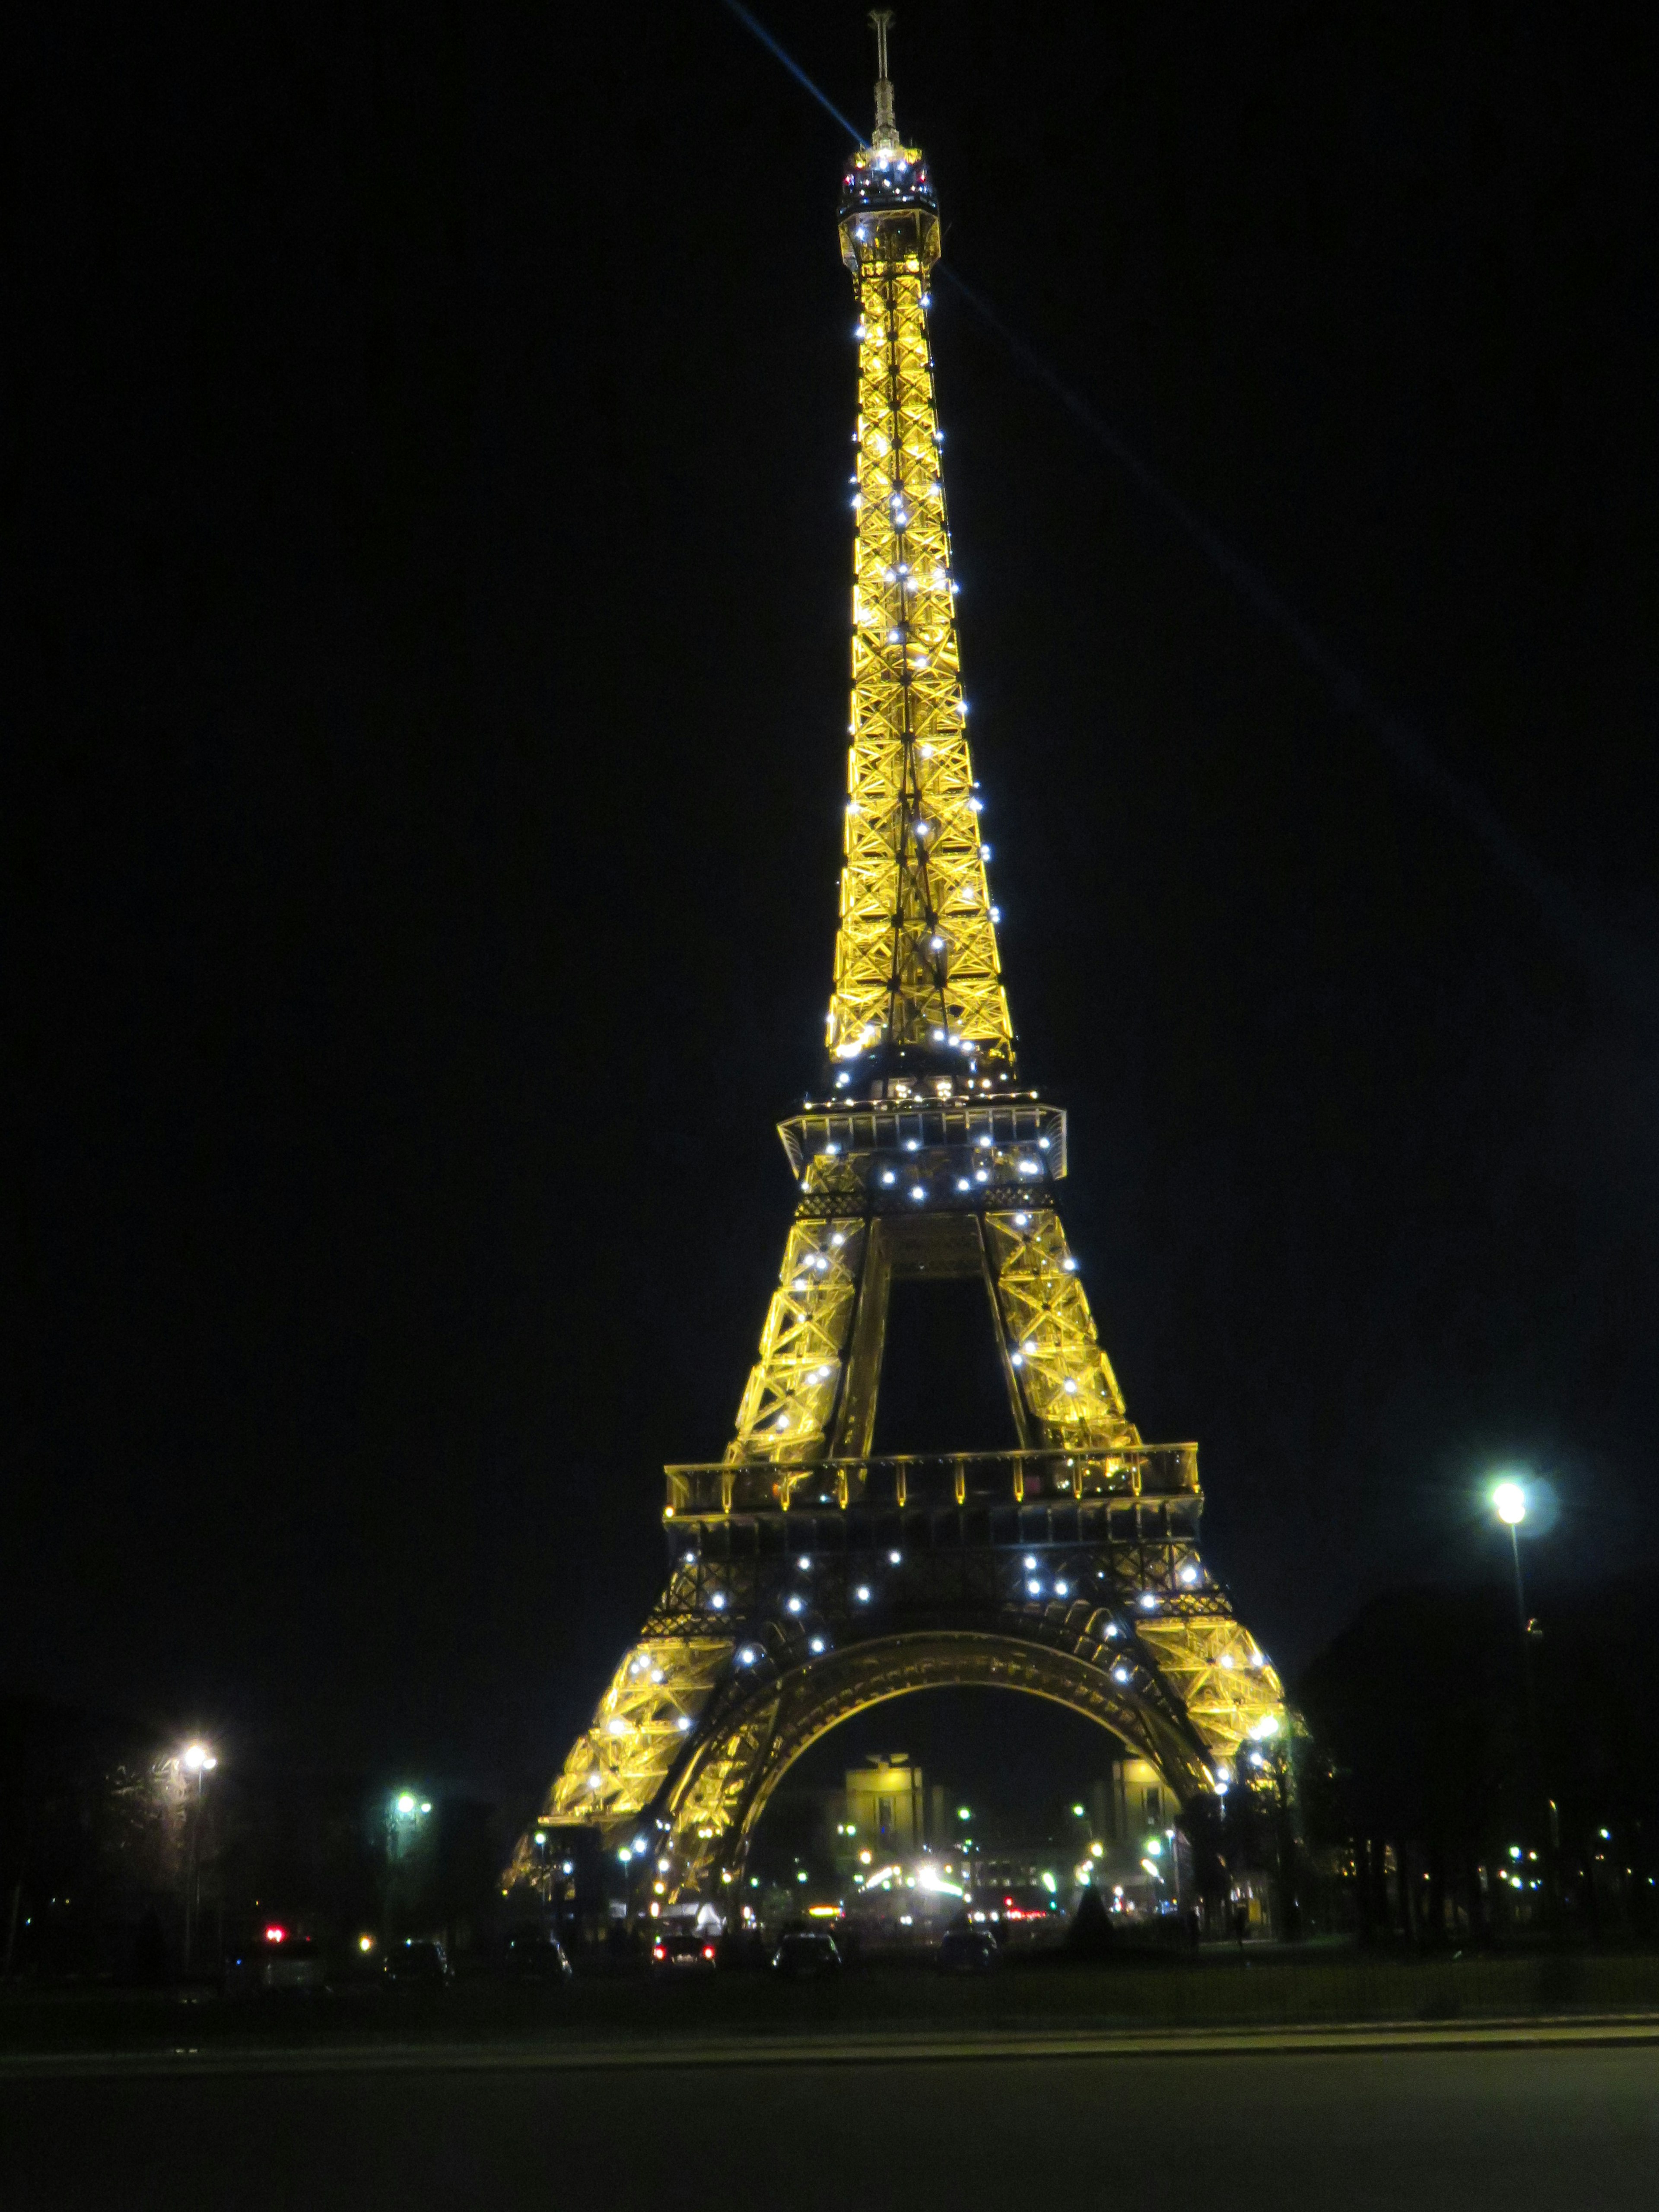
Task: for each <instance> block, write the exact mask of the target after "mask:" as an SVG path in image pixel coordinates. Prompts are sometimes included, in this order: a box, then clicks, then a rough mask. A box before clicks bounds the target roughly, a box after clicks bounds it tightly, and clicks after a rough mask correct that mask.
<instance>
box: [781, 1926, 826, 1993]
mask: <svg viewBox="0 0 1659 2212" xmlns="http://www.w3.org/2000/svg"><path fill="white" fill-rule="evenodd" d="M841 1963H842V1962H841V1953H840V1952H839V1951H838V1950H837V1949H836V1939H835V1937H834V1936H825V1935H824V1934H823V1933H822V1932H821V1931H820V1930H818V1929H802V1930H801V1931H800V1932H799V1933H798V1934H794V1935H789V1936H785V1937H784V1939H783V1941H782V1942H781V1943H780V1944H779V1945H778V1948H777V1949H776V1950H775V1952H774V1953H773V1954H772V1966H773V1971H774V1972H775V1973H780V1974H785V1975H787V1976H788V1978H790V1979H791V1980H792V1981H802V1982H805V1981H813V1980H823V1979H825V1978H828V1977H829V1976H830V1975H832V1974H838V1973H840V1972H841Z"/></svg>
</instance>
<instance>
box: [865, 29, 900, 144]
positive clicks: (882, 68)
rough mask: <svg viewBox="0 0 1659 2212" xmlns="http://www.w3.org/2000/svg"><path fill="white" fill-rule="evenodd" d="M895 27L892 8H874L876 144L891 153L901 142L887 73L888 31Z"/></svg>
mask: <svg viewBox="0 0 1659 2212" xmlns="http://www.w3.org/2000/svg"><path fill="white" fill-rule="evenodd" d="M870 27H871V29H872V31H873V32H874V33H875V34H876V135H875V139H874V142H873V143H875V145H876V146H877V147H878V149H880V150H881V151H882V152H884V153H890V152H891V151H892V150H893V149H894V148H896V146H897V144H898V143H899V135H898V125H897V124H896V123H895V121H894V120H893V86H892V81H891V79H890V77H889V76H888V74H887V33H888V32H889V31H890V30H891V28H892V27H893V11H892V9H890V8H872V9H871V10H870Z"/></svg>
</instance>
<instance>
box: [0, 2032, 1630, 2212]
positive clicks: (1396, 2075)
mask: <svg viewBox="0 0 1659 2212" xmlns="http://www.w3.org/2000/svg"><path fill="white" fill-rule="evenodd" d="M578 2203H580V2204H586V2205H605V2206H615V2207H618V2208H624V2212H633V2208H635V2207H649V2208H651V2212H693V2208H696V2212H701V2208H703V2207H709V2208H719V2212H748V2208H750V2207H756V2208H764V2212H868V2209H869V2208H875V2207H886V2206H893V2207H896V2208H903V2212H913V2208H914V2212H921V2208H932V2207H935V2206H939V2207H948V2208H949V2209H950V2212H979V2208H981V2207H983V2208H987V2212H991V2208H995V2212H1017V2209H1018V2208H1024V2207H1028V2206H1033V2205H1042V2206H1045V2207H1046V2206H1049V2205H1064V2206H1066V2207H1077V2208H1079V2212H1115V2208H1120V2207H1121V2208H1122V2212H1164V2208H1166V2207H1168V2208H1170V2212H1176V2208H1179V2209H1180V2212H1194V2208H1195V2207H1202V2208H1206V2212H1207V2208H1214V2212H1255V2208H1256V2207H1263V2208H1265V2207H1268V2206H1271V2207H1273V2208H1275V2212H1284V2208H1290V2209H1291V2212H1319V2208H1322V2207H1326V2206H1331V2207H1340V2208H1341V2212H1370V2208H1373V2207H1376V2208H1383V2207H1386V2208H1389V2212H1396V2208H1398V2212H1407V2208H1409V2212H1439V2208H1442V2207H1444V2208H1447V2212H1452V2209H1453V2208H1455V2212H1485V2208H1486V2207H1491V2208H1492V2212H1526V2208H1529V2207H1533V2206H1537V2207H1541V2208H1543V2207H1548V2208H1551V2212H1558V2208H1566V2212H1575V2209H1576V2208H1578V2207H1583V2208H1586V2212H1589V2209H1590V2208H1594V2212H1622V2208H1624V2207H1626V2206H1628V2207H1632V2208H1635V2207H1638V2206H1639V2207H1641V2208H1642V2212H1654V2208H1655V2207H1656V2206H1659V2043H1654V2042H1650V2043H1648V2044H1646V2045H1641V2046H1638V2047H1618V2046H1613V2047H1609V2046H1605V2045H1599V2046H1598V2045H1588V2046H1567V2047H1558V2048H1549V2049H1535V2048H1524V2047H1511V2048H1504V2047H1501V2046H1499V2047H1478V2048H1473V2049H1471V2048H1455V2047H1445V2048H1437V2049H1425V2048H1422V2047H1421V2046H1419V2047H1416V2048H1402V2049H1396V2050H1381V2051H1378V2050H1366V2051H1350V2052H1320V2053H1317V2054H1314V2055H1310V2054H1307V2053H1303V2052H1297V2051H1290V2052H1285V2051H1273V2052H1269V2053H1262V2052H1236V2053H1232V2054H1229V2055H1225V2056H1218V2055H1213V2054H1202V2055H1195V2054H1193V2053H1190V2052H1189V2053H1186V2054H1183V2055H1171V2056H1158V2057H1149V2056H1140V2055H1124V2054H1122V2053H1121V2052H1113V2053H1110V2054H1093V2055H1088V2056H1080V2057H1079V2056H1073V2055H1064V2054H1061V2055H1054V2054H1050V2055H1047V2056H1042V2057H1000V2058H986V2057H972V2058H964V2057H946V2056H940V2057H928V2058H917V2057H913V2056H904V2057H898V2056H893V2057H887V2058H885V2059H883V2060H881V2061H879V2062H877V2063H869V2062H867V2061H865V2060H861V2059H859V2058H856V2057H847V2058H845V2059H843V2060H842V2062H841V2063H823V2062H822V2061H821V2060H817V2059H814V2058H810V2057H802V2058H800V2059H799V2060H798V2061H796V2062H794V2063H788V2064H775V2065H757V2064H756V2063H753V2061H752V2059H750V2058H744V2057H737V2058H734V2059H732V2060H731V2061H729V2062H727V2063H717V2064H711V2063H700V2064H677V2063H653V2064H649V2065H640V2064H629V2065H625V2066H616V2067H611V2068H608V2069H590V2068H587V2067H585V2066H572V2065H569V2064H568V2063H567V2064H562V2065H559V2066H555V2067H544V2066H538V2065H537V2064H534V2063H525V2062H524V2060H523V2059H522V2058H521V2057H520V2058H519V2059H516V2060H515V2059H513V2058H512V2057H505V2056H504V2057H502V2059H501V2062H500V2063H493V2062H492V2061H490V2060H489V2058H488V2057H483V2058H480V2057H473V2058H471V2060H469V2061H467V2062H466V2063H464V2064H459V2065H453V2066H452V2065H447V2064H444V2063H436V2064H434V2063H429V2062H428V2061H425V2060H419V2061H411V2062H410V2063H407V2064H405V2065H404V2066H402V2067H394V2068H389V2069H388V2068H382V2067H365V2066H361V2065H359V2066H352V2065H349V2064H347V2065H342V2066H331V2065H329V2064H307V2066H305V2067H301V2068H298V2069H295V2068H293V2067H290V2066H288V2065H285V2064H284V2063H283V2062H281V2061H280V2060H272V2059H270V2058H267V2059H265V2060H262V2061H255V2062H252V2063H250V2064H249V2065H248V2066H246V2068H241V2067H237V2068H233V2069H229V2070H210V2071H205V2072H185V2073H178V2074H169V2073H166V2072H157V2071H149V2072H139V2073H136V2074H135V2073H131V2072H127V2073H123V2072H121V2071H119V2070H112V2071H107V2072H100V2071H99V2070H97V2069H95V2068H94V2069H89V2070H88V2069H83V2070H82V2071H79V2072H67V2073H66V2072H63V2071H56V2072H52V2071H48V2072H36V2073H32V2074H30V2073H20V2072H18V2071H15V2070H11V2071H5V2070H0V2208H3V2212H78V2208H80V2207H82V2206H87V2207H91V2206H97V2207H99V2208H100V2212H108V2209H109V2208H110V2207H111V2206H118V2207H119V2208H120V2212H194V2208H196V2207H197V2206H202V2207H213V2208H215V2212H219V2208H234V2212H264V2209H265V2208H267V2207H270V2208H276V2207H282V2208H283V2212H290V2208H294V2209H295V2212H297V2208H303V2212H335V2208H339V2212H375V2209H376V2208H379V2207H380V2206H396V2207H398V2212H438V2208H443V2212H450V2208H456V2209H457V2212H459V2208H462V2207H465V2208H472V2207H487V2208H489V2212H517V2208H519V2207H521V2206H522V2207H526V2208H529V2207H534V2208H536V2212H558V2208H562V2207H567V2206H571V2205H574V2204H578Z"/></svg>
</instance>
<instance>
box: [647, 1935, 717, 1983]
mask: <svg viewBox="0 0 1659 2212" xmlns="http://www.w3.org/2000/svg"><path fill="white" fill-rule="evenodd" d="M719 1948H720V1947H719V1946H718V1944H717V1943H716V1942H715V1941H714V1937H713V1936H698V1935H696V1934H691V1933H687V1932H684V1931H683V1930H679V1929H674V1930H671V1929H666V1928H665V1929H664V1930H663V1932H662V1934H661V1935H660V1936H658V1937H657V1938H656V1940H655V1942H653V1944H652V1946H651V1971H652V1972H653V1974H665V1973H666V1974H712V1973H713V1972H714V1968H715V1966H717V1965H718V1964H719Z"/></svg>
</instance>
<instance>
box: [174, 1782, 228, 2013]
mask: <svg viewBox="0 0 1659 2212" xmlns="http://www.w3.org/2000/svg"><path fill="white" fill-rule="evenodd" d="M218 1764H219V1762H218V1760H217V1759H216V1758H215V1757H214V1755H213V1753H211V1752H210V1750H209V1749H208V1747H207V1746H206V1745H205V1744H204V1743H192V1744H187V1745H186V1746H185V1748H184V1750H183V1751H182V1752H180V1753H179V1765H180V1766H181V1767H182V1768H183V1769H184V1771H185V1773H186V1774H193V1775H194V1776H195V1777H196V1802H195V1804H194V1805H193V1806H192V1807H191V1814H190V1858H189V1863H188V1865H187V1867H186V1869H185V1973H186V1974H188V1973H189V1972H190V1970H191V1965H192V1964H193V1962H194V1954H195V1934H196V1922H197V1917H198V1911H199V1907H200V1904H201V1899H200V1897H199V1895H198V1894H197V1892H198V1887H199V1885H200V1882H201V1878H202V1873H201V1835H202V1788H203V1784H204V1782H205V1781H206V1779H207V1778H208V1776H209V1775H210V1773H211V1772H212V1771H213V1770H214V1768H215V1767H216V1765H218ZM186 1788H188V1785H186Z"/></svg>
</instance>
